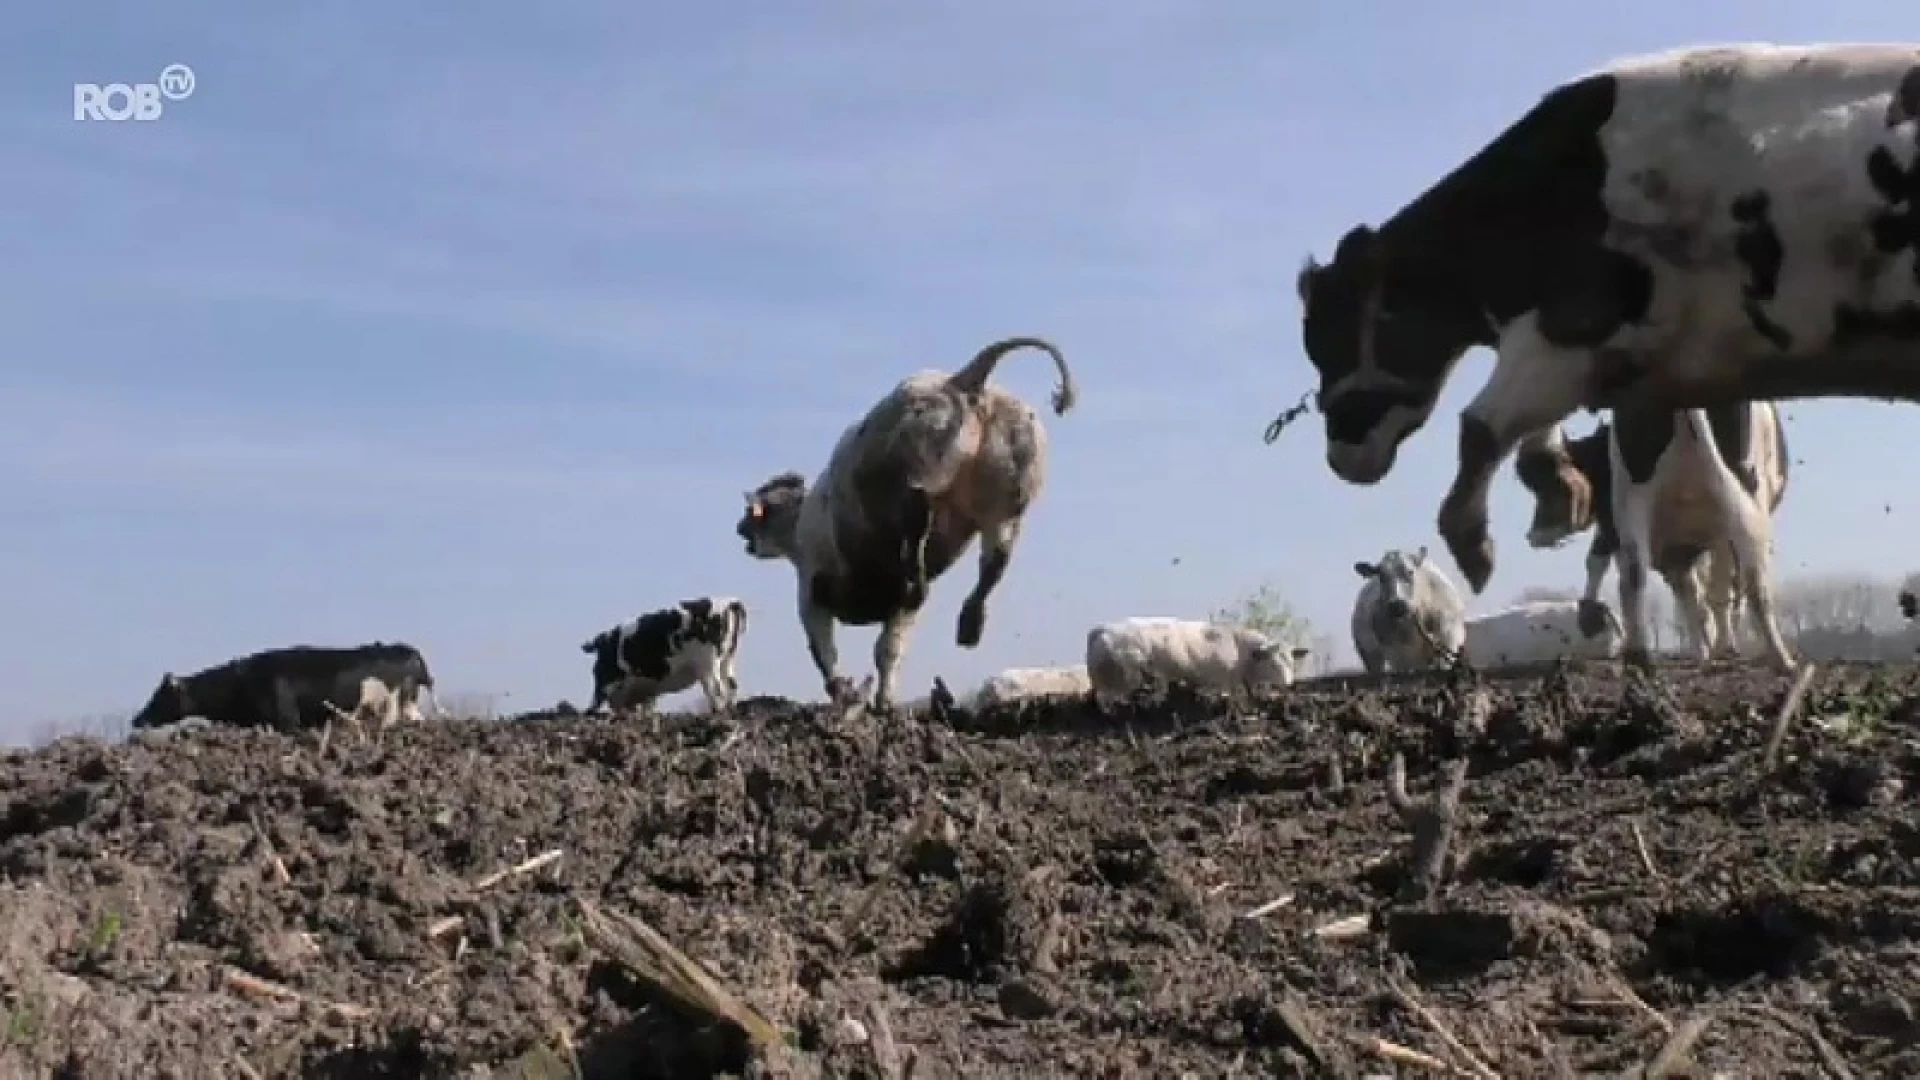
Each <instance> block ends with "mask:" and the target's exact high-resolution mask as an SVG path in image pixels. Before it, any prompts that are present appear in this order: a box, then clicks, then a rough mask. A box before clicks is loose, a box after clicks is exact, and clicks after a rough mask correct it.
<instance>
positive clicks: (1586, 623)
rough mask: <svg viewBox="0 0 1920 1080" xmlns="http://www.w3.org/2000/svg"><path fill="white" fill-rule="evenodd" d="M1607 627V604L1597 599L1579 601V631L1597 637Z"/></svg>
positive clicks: (1587, 635)
mask: <svg viewBox="0 0 1920 1080" xmlns="http://www.w3.org/2000/svg"><path fill="white" fill-rule="evenodd" d="M1606 629H1607V605H1605V604H1603V603H1601V602H1600V601H1598V600H1582V601H1580V633H1581V634H1582V635H1584V636H1586V637H1598V636H1600V635H1601V634H1603V633H1605V632H1606Z"/></svg>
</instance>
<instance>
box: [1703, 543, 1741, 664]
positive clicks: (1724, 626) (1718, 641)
mask: <svg viewBox="0 0 1920 1080" xmlns="http://www.w3.org/2000/svg"><path fill="white" fill-rule="evenodd" d="M1739 584H1740V583H1739V562H1738V560H1737V559H1736V558H1735V556H1734V553H1733V549H1732V548H1731V547H1728V546H1723V547H1721V548H1720V549H1719V550H1718V551H1715V552H1714V553H1713V554H1711V555H1709V556H1708V557H1707V609H1708V610H1709V611H1711V612H1713V627H1714V634H1713V653H1714V656H1715V657H1719V658H1725V659H1728V660H1738V659H1739V658H1740V653H1741V647H1740V625H1739V623H1738V622H1736V621H1735V619H1734V615H1735V613H1736V612H1737V611H1738V610H1739V608H1740V591H1739Z"/></svg>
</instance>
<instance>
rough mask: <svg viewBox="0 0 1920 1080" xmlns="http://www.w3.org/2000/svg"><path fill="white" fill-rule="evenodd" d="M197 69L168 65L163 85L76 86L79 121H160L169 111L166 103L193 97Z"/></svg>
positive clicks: (162, 76) (163, 71)
mask: <svg viewBox="0 0 1920 1080" xmlns="http://www.w3.org/2000/svg"><path fill="white" fill-rule="evenodd" d="M193 85H194V80H193V69H192V68H190V67H188V66H187V65H185V64H168V65H167V66H166V67H164V68H162V69H161V71H160V81H158V82H150V83H133V84H132V85H128V84H127V83H108V84H106V85H105V86H102V85H100V84H99V83H80V82H77V83H74V84H73V118H74V119H75V120H114V121H119V120H158V119H160V115H161V114H162V113H163V112H165V111H166V102H168V101H185V100H186V99H187V98H190V97H192V96H193Z"/></svg>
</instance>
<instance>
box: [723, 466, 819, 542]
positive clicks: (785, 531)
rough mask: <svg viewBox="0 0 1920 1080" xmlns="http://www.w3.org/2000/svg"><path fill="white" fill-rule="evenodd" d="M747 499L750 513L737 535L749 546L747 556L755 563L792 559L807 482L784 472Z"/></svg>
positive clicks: (739, 526)
mask: <svg viewBox="0 0 1920 1080" xmlns="http://www.w3.org/2000/svg"><path fill="white" fill-rule="evenodd" d="M746 495H747V509H746V512H745V513H744V514H741V515H740V524H739V525H738V526H736V527H735V529H734V532H736V533H738V534H740V539H742V540H745V541H746V542H747V554H749V555H751V556H753V557H754V558H756V559H791V558H793V557H794V555H795V554H796V548H795V543H794V533H795V531H796V529H797V528H798V526H799V524H800V504H801V503H803V502H805V501H806V498H807V481H806V478H805V477H803V476H801V475H800V474H799V473H797V472H784V473H781V474H780V475H779V476H776V477H774V478H773V479H771V480H769V481H767V482H766V483H764V484H761V485H760V486H759V487H758V488H755V489H754V490H752V491H749V492H747V493H746Z"/></svg>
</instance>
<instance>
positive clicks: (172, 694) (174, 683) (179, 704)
mask: <svg viewBox="0 0 1920 1080" xmlns="http://www.w3.org/2000/svg"><path fill="white" fill-rule="evenodd" d="M192 711H193V702H192V700H190V698H189V697H188V695H187V686H186V684H185V683H183V682H181V681H180V679H179V678H178V677H176V676H175V675H174V674H173V673H172V672H171V671H169V672H167V673H166V674H165V675H162V676H161V677H160V685H159V686H158V687H156V688H155V689H154V691H153V696H152V697H150V698H148V699H147V703H146V705H145V706H144V707H142V708H141V710H140V711H139V712H137V713H135V714H133V721H132V723H133V727H134V729H135V730H142V729H145V728H156V727H166V726H167V725H169V724H177V723H179V722H180V721H182V720H185V719H186V718H187V717H188V716H189V715H191V714H192Z"/></svg>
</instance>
